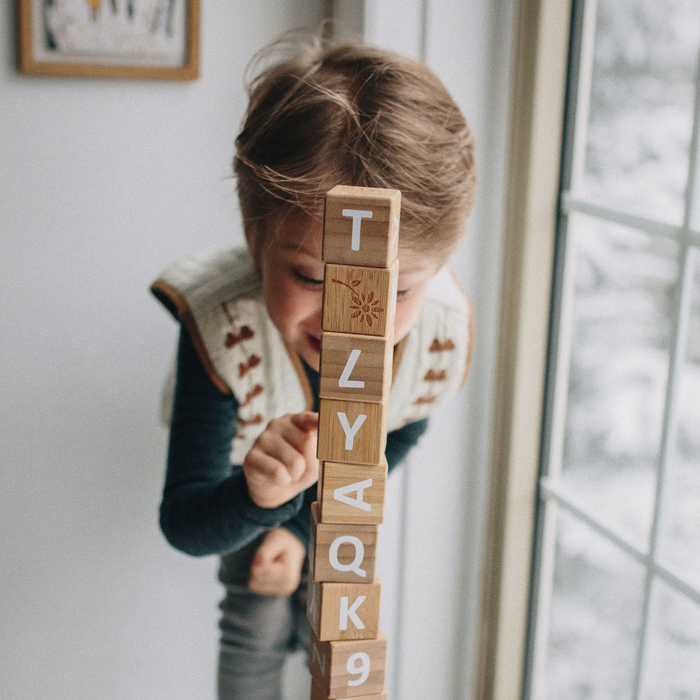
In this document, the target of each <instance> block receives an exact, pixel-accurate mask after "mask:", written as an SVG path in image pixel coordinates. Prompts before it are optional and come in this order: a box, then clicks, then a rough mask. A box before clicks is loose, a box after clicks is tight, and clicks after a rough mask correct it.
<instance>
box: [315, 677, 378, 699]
mask: <svg viewBox="0 0 700 700" xmlns="http://www.w3.org/2000/svg"><path fill="white" fill-rule="evenodd" d="M311 700H331V699H330V698H329V697H328V695H326V694H325V693H324V692H323V690H321V688H319V687H318V686H317V685H316V683H314V681H313V680H312V681H311ZM354 700H389V691H388V690H382V692H381V693H377V694H376V695H358V696H356V697H355V698H354Z"/></svg>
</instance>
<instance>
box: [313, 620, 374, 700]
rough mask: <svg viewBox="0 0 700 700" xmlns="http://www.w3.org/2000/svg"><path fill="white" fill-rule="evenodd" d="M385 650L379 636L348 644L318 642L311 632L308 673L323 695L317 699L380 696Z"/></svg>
mask: <svg viewBox="0 0 700 700" xmlns="http://www.w3.org/2000/svg"><path fill="white" fill-rule="evenodd" d="M386 649H387V644H386V637H385V636H384V635H383V634H382V633H381V632H380V633H379V636H378V637H377V639H367V640H357V641H352V642H321V641H319V639H318V637H316V635H315V634H314V633H313V632H312V633H311V644H310V647H309V671H310V672H311V678H312V679H313V681H314V683H316V685H317V687H318V690H319V691H321V692H322V693H323V695H321V697H324V698H333V700H335V699H336V698H354V697H358V696H363V697H367V696H370V697H375V696H377V695H378V694H381V693H382V692H383V691H384V676H385V673H386ZM379 696H380V697H381V695H379ZM312 697H313V695H312Z"/></svg>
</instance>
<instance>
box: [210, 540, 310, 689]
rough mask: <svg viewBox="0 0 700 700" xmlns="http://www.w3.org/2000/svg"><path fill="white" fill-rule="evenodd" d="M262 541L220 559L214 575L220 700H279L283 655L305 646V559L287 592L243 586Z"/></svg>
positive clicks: (306, 637)
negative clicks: (220, 591) (222, 592)
mask: <svg viewBox="0 0 700 700" xmlns="http://www.w3.org/2000/svg"><path fill="white" fill-rule="evenodd" d="M261 540H262V538H258V539H257V540H254V541H253V542H251V543H250V544H249V545H246V546H245V547H244V548H243V549H241V550H239V551H237V552H234V553H232V554H227V555H225V556H224V557H222V559H221V568H220V570H219V580H220V581H221V582H222V583H223V584H224V586H226V597H225V598H224V599H223V601H222V602H221V604H220V606H219V607H220V608H221V612H222V615H221V621H220V622H219V627H220V629H221V650H220V653H219V700H282V671H283V668H284V662H285V659H286V658H287V656H288V655H289V654H290V653H291V652H293V651H295V650H296V649H300V648H305V649H308V647H309V623H308V620H307V618H306V592H307V579H308V575H307V564H304V571H303V574H302V582H301V585H300V586H299V588H298V589H297V590H296V592H295V593H293V594H292V595H291V596H263V595H258V594H257V593H253V592H251V591H249V590H248V586H247V582H248V574H249V571H250V564H251V562H252V560H253V556H254V554H255V551H256V550H257V548H258V546H259V544H260V542H261Z"/></svg>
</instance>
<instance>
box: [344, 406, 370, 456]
mask: <svg viewBox="0 0 700 700" xmlns="http://www.w3.org/2000/svg"><path fill="white" fill-rule="evenodd" d="M336 415H337V416H338V420H339V421H340V425H342V426H343V432H344V433H345V449H346V450H352V449H353V447H354V445H355V435H357V431H358V430H359V429H360V428H361V427H362V424H363V423H364V422H365V421H366V420H367V416H366V415H364V414H363V413H361V414H360V415H359V416H357V418H355V422H354V423H353V424H352V427H350V421H349V420H348V417H347V416H346V415H345V414H344V413H343V412H342V411H337V413H336Z"/></svg>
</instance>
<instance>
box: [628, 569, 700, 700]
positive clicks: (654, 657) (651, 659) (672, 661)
mask: <svg viewBox="0 0 700 700" xmlns="http://www.w3.org/2000/svg"><path fill="white" fill-rule="evenodd" d="M699 694H700V607H698V606H697V605H696V604H695V603H693V602H692V601H690V600H688V599H687V598H685V597H684V596H682V595H681V594H680V593H677V592H675V591H674V590H673V589H672V588H670V587H669V586H667V585H666V584H664V583H663V582H657V583H656V584H655V585H654V592H653V597H652V609H651V620H650V627H649V641H648V647H647V654H646V659H645V664H644V681H643V685H642V698H643V700H697V698H698V695H699Z"/></svg>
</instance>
